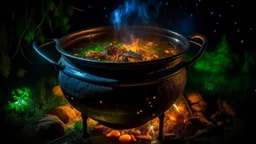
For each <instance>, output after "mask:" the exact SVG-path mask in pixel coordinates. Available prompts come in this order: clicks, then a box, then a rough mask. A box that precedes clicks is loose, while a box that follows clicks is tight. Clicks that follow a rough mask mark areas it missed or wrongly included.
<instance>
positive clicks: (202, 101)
mask: <svg viewBox="0 0 256 144" xmlns="http://www.w3.org/2000/svg"><path fill="white" fill-rule="evenodd" d="M198 104H199V105H200V106H201V107H205V108H207V106H208V105H207V103H206V102H205V101H204V100H200V101H199V103H198Z"/></svg>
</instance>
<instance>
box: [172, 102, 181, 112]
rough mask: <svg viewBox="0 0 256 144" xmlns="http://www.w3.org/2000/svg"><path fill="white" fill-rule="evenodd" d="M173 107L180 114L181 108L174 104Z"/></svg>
mask: <svg viewBox="0 0 256 144" xmlns="http://www.w3.org/2000/svg"><path fill="white" fill-rule="evenodd" d="M173 106H174V108H175V109H176V110H177V111H178V112H180V110H179V108H178V107H177V105H176V104H173Z"/></svg>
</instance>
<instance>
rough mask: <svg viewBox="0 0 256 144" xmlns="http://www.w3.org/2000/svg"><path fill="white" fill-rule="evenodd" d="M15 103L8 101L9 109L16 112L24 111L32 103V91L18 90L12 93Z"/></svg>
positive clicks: (26, 89)
mask: <svg viewBox="0 0 256 144" xmlns="http://www.w3.org/2000/svg"><path fill="white" fill-rule="evenodd" d="M12 97H13V100H14V101H13V102H10V101H8V109H10V110H15V111H16V112H20V111H24V109H25V108H26V107H27V106H28V105H29V103H30V102H31V99H30V97H31V90H30V89H29V88H25V87H24V88H18V89H16V90H13V91H12Z"/></svg>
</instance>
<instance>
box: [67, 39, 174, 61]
mask: <svg viewBox="0 0 256 144" xmlns="http://www.w3.org/2000/svg"><path fill="white" fill-rule="evenodd" d="M68 52H69V53H71V54H72V55H74V56H77V57H81V58H85V59H92V60H97V61H102V62H142V61H150V60H155V59H159V58H165V57H170V56H173V55H176V54H177V53H178V52H179V49H178V48H177V47H176V46H175V45H174V44H173V43H172V42H168V41H166V42H163V41H162V42H160V41H147V40H142V39H139V38H136V37H135V36H133V35H131V36H130V40H129V42H122V41H120V40H115V39H105V40H101V41H95V42H94V41H91V42H90V43H87V44H86V45H82V46H79V47H75V48H72V49H69V50H68Z"/></svg>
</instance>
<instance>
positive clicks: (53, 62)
mask: <svg viewBox="0 0 256 144" xmlns="http://www.w3.org/2000/svg"><path fill="white" fill-rule="evenodd" d="M54 42H58V40H57V39H53V40H51V41H49V42H47V43H44V44H42V45H40V46H37V44H36V42H35V41H34V42H33V44H32V45H33V48H34V50H35V51H36V52H37V53H38V54H39V55H40V56H42V57H43V58H45V59H46V60H47V61H48V62H50V63H51V64H54V65H55V66H56V67H57V68H59V69H64V68H65V66H64V65H62V64H59V63H58V62H56V61H54V60H52V59H51V58H49V57H48V56H46V55H45V54H43V53H42V52H41V51H40V50H39V49H40V48H42V47H44V46H46V45H49V44H52V43H54Z"/></svg>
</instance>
